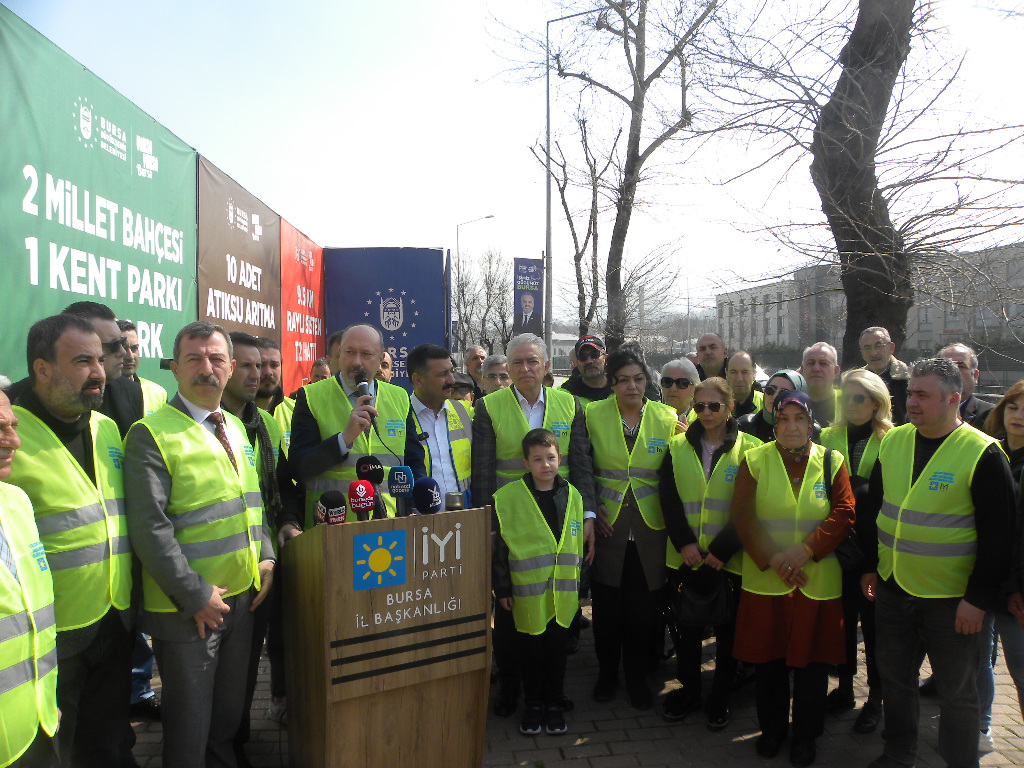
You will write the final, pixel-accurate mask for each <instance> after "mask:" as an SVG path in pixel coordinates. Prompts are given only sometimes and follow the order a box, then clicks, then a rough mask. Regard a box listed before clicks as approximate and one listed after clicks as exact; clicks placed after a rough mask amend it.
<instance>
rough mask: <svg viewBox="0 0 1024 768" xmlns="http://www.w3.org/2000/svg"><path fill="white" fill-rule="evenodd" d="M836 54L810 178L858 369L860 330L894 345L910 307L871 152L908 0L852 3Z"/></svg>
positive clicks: (905, 36)
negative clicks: (830, 242) (831, 248)
mask: <svg viewBox="0 0 1024 768" xmlns="http://www.w3.org/2000/svg"><path fill="white" fill-rule="evenodd" d="M859 5H860V9H859V13H858V16H857V22H856V25H855V26H854V29H853V32H852V33H851V34H850V39H849V41H848V42H847V44H846V46H845V47H844V48H843V51H842V53H841V54H840V58H839V63H840V64H841V65H842V67H843V72H842V74H841V75H840V77H839V81H838V82H837V83H836V87H835V90H834V91H833V93H832V97H831V98H830V99H829V101H828V103H827V104H826V105H825V106H824V108H823V109H822V111H821V115H820V116H819V118H818V124H817V126H816V128H815V131H814V140H813V142H812V144H811V154H812V155H813V157H814V160H813V162H812V163H811V179H812V180H813V182H814V186H815V188H816V189H817V191H818V196H819V197H820V198H821V207H822V211H823V212H824V213H825V217H826V218H827V220H828V223H829V226H830V227H831V229H832V235H833V237H834V238H835V241H836V247H837V249H838V252H839V264H840V275H841V280H842V284H843V292H844V294H845V296H846V312H847V319H846V332H845V335H844V337H843V350H842V364H843V366H844V367H846V366H849V365H852V364H859V363H860V359H861V358H860V354H859V348H858V347H859V337H860V333H861V332H862V331H863V330H864V329H865V328H867V327H869V326H873V325H881V326H884V327H885V328H887V329H888V331H889V333H890V334H891V336H892V340H893V342H895V343H896V346H897V347H900V346H901V345H902V343H903V341H904V339H905V338H906V326H907V312H908V311H909V309H910V307H911V305H912V304H913V301H914V291H913V287H912V285H911V282H910V265H909V258H908V256H907V254H906V252H905V251H904V243H903V238H902V237H901V236H900V234H899V232H898V231H897V230H896V228H895V227H894V226H893V223H892V219H891V217H890V215H889V206H888V204H887V202H886V200H885V197H884V196H883V195H882V193H881V192H880V191H879V189H878V178H877V176H876V174H875V152H876V151H877V149H878V140H879V136H880V135H881V131H882V126H883V125H884V123H885V116H886V110H887V109H888V106H889V101H890V99H891V98H892V92H893V87H894V85H895V83H896V78H897V76H898V75H899V71H900V68H901V67H902V66H903V62H904V61H906V58H907V54H908V52H909V49H910V27H911V19H912V16H913V10H914V0H860V4H859Z"/></svg>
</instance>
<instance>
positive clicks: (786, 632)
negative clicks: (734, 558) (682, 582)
mask: <svg viewBox="0 0 1024 768" xmlns="http://www.w3.org/2000/svg"><path fill="white" fill-rule="evenodd" d="M773 406H774V407H773V415H774V417H775V442H773V443H768V444H766V445H761V446H758V447H757V448H752V449H751V450H749V451H747V454H746V456H744V458H743V462H742V463H741V464H740V468H739V472H738V474H737V477H736V490H735V493H734V495H733V500H732V515H733V523H734V524H735V526H736V532H737V533H738V534H739V537H740V540H741V541H742V542H743V550H744V557H743V569H742V570H743V574H742V578H743V587H742V591H741V592H740V603H739V609H738V611H737V616H736V640H735V643H734V645H733V655H734V656H735V657H736V658H737V659H740V660H741V661H745V662H748V663H751V664H755V665H757V675H756V678H755V679H756V698H757V719H758V724H759V725H760V727H761V735H760V737H758V739H757V745H756V746H757V754H758V755H759V756H760V757H763V758H772V757H775V755H777V754H778V752H779V749H780V748H781V746H782V742H783V741H784V740H785V738H786V735H787V732H788V730H789V710H790V684H789V676H790V672H792V673H793V696H792V702H793V705H792V709H793V728H792V730H793V740H792V744H791V745H790V752H789V760H790V763H791V764H792V765H794V766H798V768H799V767H800V766H808V765H811V764H812V763H813V762H814V760H815V757H816V755H817V751H816V746H815V739H816V738H817V737H818V736H819V735H820V734H821V733H822V731H823V730H824V726H825V720H824V718H825V714H824V708H825V696H826V695H827V693H828V670H829V666H830V665H834V664H842V663H843V662H844V661H845V659H846V651H845V639H844V637H843V606H842V601H841V599H840V597H841V595H842V575H841V569H840V567H839V562H838V560H837V559H836V557H835V556H834V555H833V552H834V550H835V548H836V547H837V546H838V545H839V544H840V542H842V541H843V539H845V538H846V536H847V534H848V533H849V530H850V528H851V527H852V526H853V523H854V498H853V492H852V491H851V490H850V479H849V474H848V472H847V470H846V467H845V465H844V461H843V457H842V455H841V454H836V453H835V452H832V454H831V455H828V454H827V453H826V449H825V448H823V447H821V446H820V445H817V444H815V443H813V442H811V428H812V425H813V424H814V419H813V412H812V404H811V398H810V397H809V396H808V395H807V394H806V393H804V392H783V393H782V394H780V395H777V396H776V397H775V398H774V403H773Z"/></svg>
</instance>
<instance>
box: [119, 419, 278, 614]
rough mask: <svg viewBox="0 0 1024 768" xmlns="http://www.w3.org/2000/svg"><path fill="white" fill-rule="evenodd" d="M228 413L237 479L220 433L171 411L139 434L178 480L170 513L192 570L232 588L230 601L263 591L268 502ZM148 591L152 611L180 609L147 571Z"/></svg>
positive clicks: (241, 431) (143, 425) (252, 456)
mask: <svg viewBox="0 0 1024 768" xmlns="http://www.w3.org/2000/svg"><path fill="white" fill-rule="evenodd" d="M222 413H223V414H224V428H225V429H226V430H227V432H228V439H229V441H230V443H231V445H232V446H240V447H241V454H239V453H238V452H237V450H236V452H235V462H236V463H237V464H238V472H237V473H236V472H235V469H234V467H232V466H231V461H230V460H229V459H228V455H227V452H226V451H225V450H224V446H222V445H221V444H220V441H219V440H217V437H216V436H215V435H214V434H213V432H211V431H210V430H208V429H207V428H206V427H204V426H203V425H202V424H199V423H197V422H196V420H195V419H193V418H192V417H191V416H189V415H188V414H185V413H182V412H181V411H179V410H178V409H177V408H175V407H174V406H172V405H166V406H164V407H163V408H161V409H160V410H159V411H157V412H156V413H154V414H153V415H152V416H147V417H145V418H144V419H142V420H141V421H138V422H136V423H135V425H134V426H133V427H132V429H148V430H149V432H150V434H152V435H153V440H154V441H155V442H156V445H157V448H159V449H160V453H161V455H162V456H163V460H164V465H165V466H166V467H167V474H168V475H170V478H171V496H170V499H169V500H168V504H167V509H166V510H164V511H165V513H166V515H167V517H168V519H169V520H170V521H171V524H172V525H173V526H174V538H175V539H176V540H177V542H178V546H180V547H181V553H182V554H183V555H184V556H185V558H186V559H187V560H188V564H189V567H190V568H191V569H192V570H194V571H195V572H196V573H198V574H199V575H200V576H202V577H203V579H205V580H206V582H207V583H209V584H212V585H214V586H217V587H224V588H226V589H227V592H225V593H224V595H223V597H231V596H232V595H237V594H239V593H241V592H244V591H245V590H247V589H249V587H251V586H253V585H254V584H255V585H256V587H257V588H259V585H260V576H259V559H260V546H261V538H262V535H263V498H262V496H261V495H260V481H259V475H257V474H256V452H255V451H254V450H253V447H252V446H251V445H250V444H249V441H248V439H247V438H246V434H245V427H244V426H243V424H242V422H241V421H239V420H238V419H237V418H236V417H235V416H233V415H232V414H230V413H228V412H227V411H222ZM142 590H143V605H144V607H145V609H146V610H147V611H154V612H159V613H170V612H173V611H175V610H177V609H176V608H175V606H174V604H173V603H172V602H171V600H170V598H169V597H167V595H166V594H164V591H163V590H162V589H160V587H159V586H158V585H157V583H156V581H155V580H154V579H153V577H152V576H150V575H149V572H148V571H146V570H145V568H144V569H143V572H142Z"/></svg>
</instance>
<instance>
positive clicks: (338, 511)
mask: <svg viewBox="0 0 1024 768" xmlns="http://www.w3.org/2000/svg"><path fill="white" fill-rule="evenodd" d="M347 516H348V507H347V506H346V504H345V494H344V493H342V492H341V491H333V490H331V491H325V492H324V494H323V496H321V497H320V499H319V500H318V501H317V503H316V522H317V525H320V524H322V523H327V524H328V525H337V524H338V523H344V522H345V518H346V517H347Z"/></svg>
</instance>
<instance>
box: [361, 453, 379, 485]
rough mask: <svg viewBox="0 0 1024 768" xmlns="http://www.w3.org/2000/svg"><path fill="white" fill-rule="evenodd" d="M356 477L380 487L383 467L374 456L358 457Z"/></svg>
mask: <svg viewBox="0 0 1024 768" xmlns="http://www.w3.org/2000/svg"><path fill="white" fill-rule="evenodd" d="M356 477H358V478H359V479H360V480H367V481H369V482H370V484H371V485H380V484H381V483H383V482H384V465H383V464H381V463H380V459H378V458H377V457H376V456H360V457H359V458H358V459H356Z"/></svg>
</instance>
